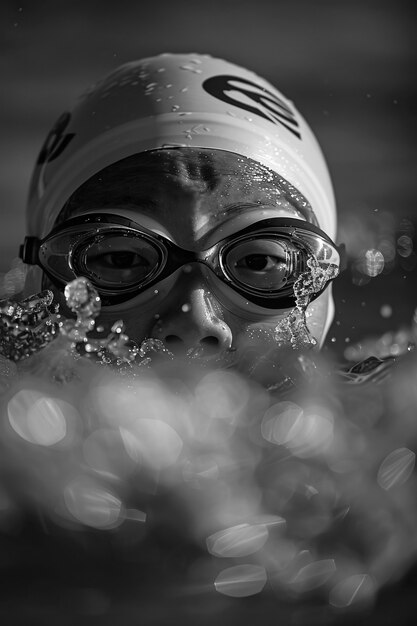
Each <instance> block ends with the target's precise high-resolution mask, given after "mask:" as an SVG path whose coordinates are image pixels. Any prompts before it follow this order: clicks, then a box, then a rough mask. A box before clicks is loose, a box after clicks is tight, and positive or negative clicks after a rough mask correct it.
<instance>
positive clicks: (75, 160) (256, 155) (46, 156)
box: [27, 54, 336, 238]
mask: <svg viewBox="0 0 417 626" xmlns="http://www.w3.org/2000/svg"><path fill="white" fill-rule="evenodd" d="M172 147H187V148H212V149H219V150H226V151H228V152H233V153H236V154H239V155H242V156H245V157H249V158H251V159H254V160H255V161H257V162H259V163H261V164H262V165H264V166H266V167H268V168H270V169H271V170H273V171H274V172H277V173H278V174H279V175H280V176H281V177H282V178H284V179H286V180H287V181H288V182H289V183H290V184H291V185H293V186H294V187H296V189H297V190H298V191H299V192H300V193H301V194H303V195H304V196H305V198H306V199H307V200H308V202H309V203H310V205H311V207H312V209H313V211H314V213H315V215H316V218H317V220H318V224H319V226H320V227H321V228H322V229H323V230H324V231H325V232H326V233H327V234H328V235H329V236H330V237H332V238H334V236H335V230H336V211H335V203H334V197H333V191H332V186H331V182H330V177H329V174H328V170H327V167H326V164H325V161H324V158H323V155H322V153H321V150H320V147H319V145H318V143H317V141H316V139H315V137H314V135H313V133H312V132H311V130H310V128H309V127H308V125H307V123H306V122H305V120H304V119H303V118H302V117H301V115H300V114H299V113H298V112H297V111H296V109H295V107H294V105H293V104H292V102H290V101H289V100H287V99H286V98H285V97H284V96H283V95H282V94H281V93H280V92H279V91H277V89H275V88H274V87H273V86H272V85H270V84H269V83H268V82H266V81H265V80H263V79H262V78H260V77H259V76H257V75H256V74H254V73H253V72H250V71H248V70H246V69H244V68H241V67H239V66H237V65H234V64H232V63H228V62H226V61H223V60H221V59H216V58H212V57H210V56H207V55H199V54H162V55H159V56H156V57H152V58H148V59H143V60H140V61H133V62H131V63H127V64H125V65H122V66H121V67H120V68H118V69H116V70H115V71H114V72H112V73H111V74H110V75H109V76H107V77H106V78H104V79H103V80H101V81H100V82H98V83H97V84H96V85H94V86H93V87H92V88H91V89H90V90H89V91H88V92H87V93H86V94H84V95H83V96H82V97H81V99H80V100H79V102H78V103H77V104H76V106H75V108H74V109H73V110H72V112H71V113H64V114H63V115H62V116H61V117H60V118H59V119H58V121H57V123H56V124H55V126H54V127H53V129H52V130H51V132H50V133H49V135H48V137H47V139H46V142H45V144H44V146H43V148H42V150H41V152H40V155H39V158H38V161H37V164H36V168H35V171H34V174H33V177H32V181H31V187H30V194H29V203H28V213H27V217H28V234H29V235H35V236H38V237H43V236H45V235H46V234H47V233H48V232H49V231H50V230H51V228H52V227H53V225H54V223H55V221H56V218H57V216H58V214H59V213H60V211H61V209H62V207H63V205H64V204H65V202H66V201H67V200H68V198H69V197H70V196H71V194H72V193H74V192H75V191H76V190H77V189H78V188H79V187H80V185H82V184H83V183H84V182H85V181H86V180H88V179H89V178H90V177H91V176H93V175H94V174H96V173H97V172H99V171H100V170H101V169H103V168H104V167H107V166H108V165H111V164H112V163H115V162H116V161H119V160H120V159H123V158H125V157H128V156H131V155H133V154H137V153H140V152H143V151H147V150H155V149H160V148H172Z"/></svg>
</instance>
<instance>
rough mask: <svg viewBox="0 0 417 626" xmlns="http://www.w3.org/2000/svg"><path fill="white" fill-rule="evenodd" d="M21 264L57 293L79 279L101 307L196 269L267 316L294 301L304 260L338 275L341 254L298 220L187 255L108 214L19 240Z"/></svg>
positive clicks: (276, 221) (253, 229)
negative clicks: (192, 266) (91, 287)
mask: <svg viewBox="0 0 417 626" xmlns="http://www.w3.org/2000/svg"><path fill="white" fill-rule="evenodd" d="M20 257H21V259H22V260H23V261H24V263H28V264H31V265H38V266H40V267H41V268H42V269H43V271H44V272H45V274H46V275H47V276H48V277H49V279H50V280H51V281H52V282H53V284H55V285H56V286H57V287H58V288H60V289H61V290H62V289H63V288H64V287H65V285H66V284H67V283H68V282H70V281H71V280H73V279H74V278H76V277H79V276H84V277H86V278H87V279H88V280H90V281H91V283H92V284H93V285H94V287H95V288H96V289H97V291H98V293H99V295H100V297H101V299H102V303H103V305H104V306H110V305H114V304H119V303H121V302H126V301H128V300H129V299H131V298H133V297H134V296H136V295H137V294H140V293H141V292H143V291H145V290H146V289H149V288H150V287H153V286H154V285H156V284H157V283H159V282H160V281H162V280H164V279H165V278H167V277H168V276H170V275H171V274H173V273H174V272H175V271H176V270H178V269H179V268H181V267H184V266H187V265H189V264H190V263H202V264H204V265H205V266H207V267H208V268H209V269H210V270H211V271H212V272H213V273H214V274H215V275H216V276H217V277H218V278H219V279H220V280H221V281H222V282H223V283H225V284H226V285H228V286H229V287H230V288H231V289H233V290H234V291H235V292H237V293H239V294H240V295H241V296H243V297H244V298H245V299H246V300H248V301H250V302H252V303H254V304H256V305H259V306H261V307H265V308H267V309H284V308H290V307H293V306H294V305H295V301H296V299H295V295H294V284H295V282H296V281H297V279H298V277H299V276H300V274H302V273H303V272H305V271H306V270H308V265H307V261H308V259H309V258H311V257H314V259H315V260H316V261H317V262H318V263H319V264H320V266H321V267H324V268H330V266H331V265H333V266H336V268H340V263H341V256H340V249H339V248H337V246H336V245H335V244H334V243H333V242H332V240H331V239H330V238H329V237H328V236H327V235H326V234H325V233H324V232H323V231H321V230H320V229H319V228H318V227H317V226H314V225H313V224H310V223H308V222H304V221H302V220H298V219H292V218H282V217H277V218H270V219H265V220H261V221H259V222H256V223H254V224H251V225H250V226H247V227H246V228H244V229H243V230H240V231H238V232H236V233H234V234H232V235H230V236H228V237H225V238H224V239H221V240H220V241H219V242H217V243H215V244H214V245H212V246H211V247H209V248H207V249H206V250H202V251H199V252H192V251H190V250H183V249H182V248H180V247H179V246H177V245H176V244H175V243H173V242H172V241H170V240H169V239H167V238H166V237H163V236H162V235H160V234H158V233H155V232H153V231H151V230H149V229H147V228H144V227H142V226H141V225H140V224H137V223H136V222H134V221H132V220H131V219H128V218H126V217H122V216H120V215H114V214H109V213H94V214H93V213H90V214H88V215H83V216H78V217H75V218H72V219H70V220H67V221H66V222H64V223H62V224H60V225H59V226H57V227H56V228H54V229H53V230H52V232H51V233H50V234H49V235H48V236H47V237H45V238H44V239H42V240H40V239H38V238H37V237H26V238H25V242H24V244H23V245H22V246H21V248H20ZM336 274H337V272H335V273H334V275H336ZM326 286H327V283H325V284H324V286H323V289H322V290H321V291H320V292H318V293H315V294H312V298H311V299H314V298H317V297H318V296H319V295H320V293H321V292H322V291H323V290H324V288H325V287H326Z"/></svg>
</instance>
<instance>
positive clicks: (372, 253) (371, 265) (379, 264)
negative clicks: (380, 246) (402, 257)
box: [363, 248, 385, 278]
mask: <svg viewBox="0 0 417 626" xmlns="http://www.w3.org/2000/svg"><path fill="white" fill-rule="evenodd" d="M384 265H385V260H384V255H383V254H382V252H381V251H380V250H375V249H373V248H372V249H370V250H367V251H366V252H365V256H364V264H363V271H364V273H365V274H367V276H370V277H371V278H374V277H375V276H378V274H380V273H381V272H382V270H383V269H384Z"/></svg>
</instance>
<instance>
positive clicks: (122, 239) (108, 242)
mask: <svg viewBox="0 0 417 626" xmlns="http://www.w3.org/2000/svg"><path fill="white" fill-rule="evenodd" d="M71 259H72V265H73V268H74V271H75V273H76V274H77V275H82V276H85V277H86V278H88V279H90V280H91V281H92V282H93V283H94V284H95V285H96V287H97V288H98V289H100V288H101V289H124V288H129V287H131V286H133V285H134V286H139V285H144V284H146V283H147V282H149V280H151V279H152V277H153V276H154V275H155V274H156V273H157V272H158V269H159V267H160V265H161V254H160V251H159V249H158V248H157V247H156V246H155V245H154V244H153V243H152V242H151V241H150V240H148V239H146V238H145V237H143V236H140V235H133V234H132V233H124V234H113V233H106V234H104V235H97V236H96V237H95V238H94V239H93V240H92V241H89V242H85V243H83V244H81V245H78V246H77V247H76V248H75V249H74V250H73V252H72V254H71Z"/></svg>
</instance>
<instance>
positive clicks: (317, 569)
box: [290, 559, 336, 593]
mask: <svg viewBox="0 0 417 626" xmlns="http://www.w3.org/2000/svg"><path fill="white" fill-rule="evenodd" d="M335 572H336V563H335V560H334V559H323V560H322V561H314V562H313V563H309V564H307V565H305V566H304V567H302V568H301V569H300V570H299V571H298V572H297V574H296V575H295V576H294V578H292V580H291V581H290V583H291V586H292V587H293V588H294V589H296V590H297V591H298V592H299V593H300V592H303V593H305V592H306V591H311V590H312V589H316V588H317V587H321V586H322V585H324V584H325V583H326V582H327V581H328V580H329V579H330V578H331V577H332V576H334V574H335Z"/></svg>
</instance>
